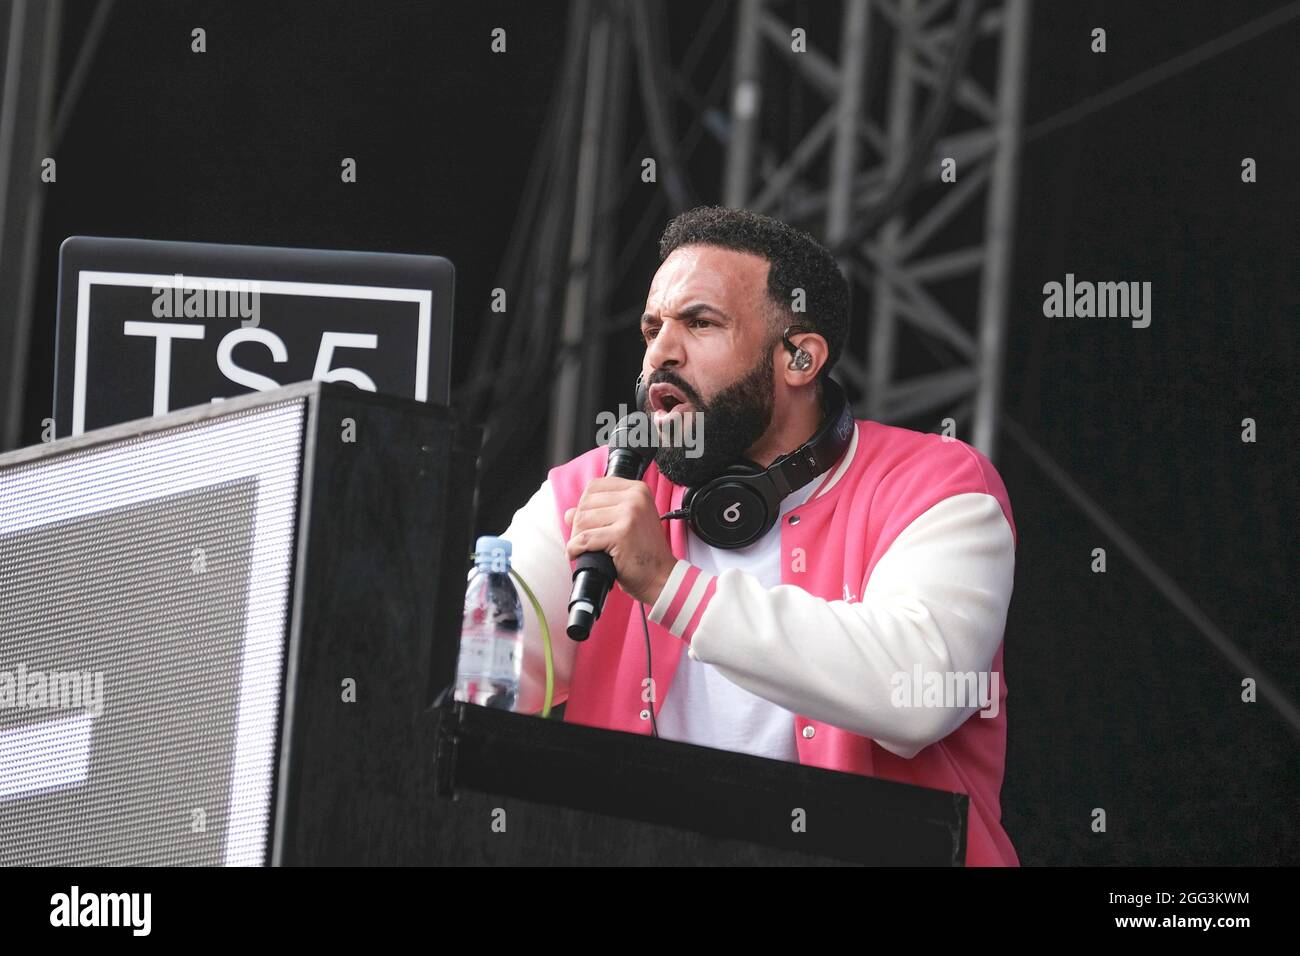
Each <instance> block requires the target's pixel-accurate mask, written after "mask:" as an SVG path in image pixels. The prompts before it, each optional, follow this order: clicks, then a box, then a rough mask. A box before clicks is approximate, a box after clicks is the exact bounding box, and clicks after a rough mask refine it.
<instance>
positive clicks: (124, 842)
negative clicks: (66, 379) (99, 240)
mask: <svg viewBox="0 0 1300 956" xmlns="http://www.w3.org/2000/svg"><path fill="white" fill-rule="evenodd" d="M480 441H481V433H480V430H479V429H478V428H477V427H474V426H472V425H468V424H466V423H465V422H463V421H462V420H461V418H460V416H459V414H458V412H456V411H455V410H453V409H450V408H447V407H445V406H441V405H435V404H427V403H422V402H417V401H414V400H409V399H402V398H395V397H389V396H384V395H378V394H373V393H368V392H362V391H358V390H356V389H353V388H351V387H350V386H347V385H340V384H324V383H303V384H300V385H293V386H289V387H286V388H281V389H277V390H274V391H268V392H260V393H255V394H252V395H247V396H242V397H239V398H234V399H228V400H226V401H221V402H214V403H212V404H209V405H204V406H199V407H195V408H190V409H186V410H182V411H177V412H172V413H169V414H167V415H162V416H158V417H155V418H151V419H142V420H139V421H135V422H129V423H125V424H122V425H115V426H112V427H109V428H104V429H99V430H97V431H93V432H88V433H86V434H83V435H80V436H75V437H69V438H64V439H60V440H58V441H55V442H51V443H49V444H46V445H41V446H36V447H33V448H28V449H22V450H19V451H16V452H10V453H8V454H5V455H0V704H3V705H4V706H0V865H14V864H20V865H21V864H37V865H41V864H72V865H103V864H145V865H153V864H161V865H176V864H180V865H221V864H226V865H312V864H446V863H468V864H533V863H542V864H554V863H607V864H609V863H612V864H628V865H636V864H663V863H668V864H694V863H722V864H792V863H817V864H842V863H913V864H937V865H949V866H950V865H960V864H961V863H962V862H963V861H964V856H965V842H966V810H967V806H966V799H967V798H966V797H965V796H963V795H960V794H949V793H941V792H938V791H933V790H926V789H922V788H918V787H911V786H906V785H903V784H897V783H892V782H887V781H882V780H875V779H871V778H867V777H862V776H858V775H853V774H844V773H835V772H832V771H826V770H820V769H815V768H811V767H802V766H799V765H797V764H790V763H786V762H783V761H774V760H765V759H761V758H757V757H750V756H747V755H743V754H737V753H730V752H724V751H718V750H711V749H708V748H703V747H696V746H692V745H688V744H682V743H678V742H674V741H667V740H654V739H649V738H644V737H640V736H637V735H631V734H624V733H619V732H615V731H608V730H603V729H598V728H591V727H583V726H576V725H570V724H566V723H563V722H562V721H561V720H557V719H550V720H544V719H542V718H540V717H536V716H526V715H519V714H510V713H501V712H497V711H490V710H486V709H484V708H481V707H477V706H473V705H468V704H463V703H457V702H454V701H452V700H451V699H450V694H449V687H450V685H451V683H452V681H453V678H454V673H455V666H456V655H457V649H458V648H457V645H458V639H459V633H460V615H461V608H462V602H463V597H464V588H465V575H466V571H467V567H468V554H469V551H470V545H471V539H472V535H473V532H474V531H475V530H482V529H475V527H474V517H473V514H472V501H473V487H474V480H475V465H476V459H477V455H478V450H479V444H480ZM557 639H558V640H567V638H566V637H565V636H563V635H558V636H557ZM6 695H7V696H6ZM796 820H797V821H799V822H798V823H796Z"/></svg>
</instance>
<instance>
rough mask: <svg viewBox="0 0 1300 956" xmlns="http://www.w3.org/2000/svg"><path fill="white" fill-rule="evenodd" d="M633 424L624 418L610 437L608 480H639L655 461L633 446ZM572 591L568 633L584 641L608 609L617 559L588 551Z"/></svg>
mask: <svg viewBox="0 0 1300 956" xmlns="http://www.w3.org/2000/svg"><path fill="white" fill-rule="evenodd" d="M630 438H631V424H630V423H629V421H628V419H627V418H624V419H623V420H622V421H620V422H619V423H618V424H617V425H616V426H614V431H613V433H612V434H611V435H610V437H609V461H608V462H607V463H606V464H605V477H606V478H609V477H614V478H626V479H628V480H629V481H640V480H641V476H642V475H644V474H645V470H646V468H648V467H649V466H650V461H651V459H653V458H654V448H653V447H650V446H648V445H644V444H642V445H640V446H634V445H633V443H632V442H631V441H630ZM574 564H575V565H576V568H575V569H574V572H573V591H572V592H571V593H570V595H569V625H568V627H567V628H566V631H567V633H568V635H569V637H570V638H572V639H573V640H575V641H585V640H586V639H587V638H588V637H589V636H590V635H591V628H592V626H593V625H594V624H595V623H596V619H597V618H598V617H600V612H601V611H603V610H604V609H605V598H606V597H608V596H609V590H610V588H612V587H613V586H614V581H615V579H616V578H617V577H618V574H617V572H616V570H615V568H614V560H613V559H612V558H611V557H610V556H609V554H607V553H606V552H604V551H587V552H584V553H583V554H580V555H578V560H577V561H575V562H574Z"/></svg>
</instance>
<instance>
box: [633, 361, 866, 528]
mask: <svg viewBox="0 0 1300 956" xmlns="http://www.w3.org/2000/svg"><path fill="white" fill-rule="evenodd" d="M800 351H802V350H800ZM822 389H823V406H824V408H825V409H826V414H825V417H824V418H823V419H822V423H821V425H820V426H818V428H817V431H816V432H815V433H814V434H813V436H812V437H811V438H809V439H808V440H807V441H806V442H804V443H803V444H802V445H800V446H799V447H798V448H796V449H795V450H794V451H792V452H790V453H789V454H785V455H782V456H780V457H779V458H777V459H776V460H775V461H773V462H772V464H770V465H769V466H768V467H766V468H762V467H760V466H759V465H757V464H755V463H754V462H752V461H749V460H748V459H744V458H742V459H740V460H738V461H736V462H735V463H733V464H731V465H728V466H727V467H726V469H724V470H723V472H722V474H720V475H718V476H717V477H715V478H712V479H710V480H709V481H707V482H705V483H704V484H703V485H700V486H699V487H698V488H689V489H687V491H686V495H685V496H684V497H683V499H682V507H681V508H680V509H679V510H677V511H670V512H668V514H666V515H664V516H663V517H665V518H685V519H686V520H687V521H688V522H689V523H690V526H691V530H692V531H694V532H695V534H696V535H697V536H699V538H700V540H702V541H703V542H704V543H705V544H708V545H709V546H711V547H714V548H726V549H733V548H745V547H748V546H749V545H751V544H753V543H754V542H755V541H757V540H758V539H760V538H761V537H763V535H765V534H767V533H768V532H769V531H770V530H772V526H773V525H775V524H776V521H777V518H779V517H780V515H781V501H782V499H784V498H785V496H786V495H788V494H790V492H792V491H794V490H796V489H798V488H802V487H803V486H804V485H806V484H808V482H810V481H812V480H813V479H814V478H816V477H817V476H818V475H820V474H823V473H825V472H827V471H829V470H830V469H831V468H832V467H833V466H834V465H835V464H836V463H837V462H838V461H839V460H840V458H841V457H842V456H843V454H844V452H845V451H846V450H847V449H848V447H849V440H850V438H851V437H852V435H853V410H852V409H851V408H850V407H849V400H848V396H847V395H845V394H844V389H843V388H842V387H841V386H840V384H839V383H838V382H836V381H835V380H834V379H832V378H830V377H826V378H823V379H822ZM647 391H648V389H647V387H646V384H645V382H644V373H642V374H641V375H638V376H637V380H636V407H637V410H638V411H640V410H641V409H643V408H645V398H646V392H647Z"/></svg>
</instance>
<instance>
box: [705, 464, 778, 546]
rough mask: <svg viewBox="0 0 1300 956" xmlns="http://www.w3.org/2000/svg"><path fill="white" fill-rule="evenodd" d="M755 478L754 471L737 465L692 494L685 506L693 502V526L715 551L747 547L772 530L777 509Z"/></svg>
mask: <svg viewBox="0 0 1300 956" xmlns="http://www.w3.org/2000/svg"><path fill="white" fill-rule="evenodd" d="M738 469H740V470H738ZM759 474H760V475H761V474H762V472H761V471H760V472H759ZM754 477H755V474H754V472H753V470H752V469H751V468H748V467H747V466H744V465H740V466H736V465H733V466H731V467H729V468H728V469H727V470H726V471H725V472H724V473H723V474H722V475H719V476H718V477H717V478H714V479H713V480H712V481H710V482H708V483H707V484H705V485H703V486H701V487H700V488H698V489H692V490H691V491H690V492H688V494H687V497H686V498H685V499H684V501H683V504H686V503H687V502H689V508H690V515H691V527H692V529H693V530H694V531H695V533H696V534H697V535H699V537H700V538H701V539H702V540H703V541H704V542H705V543H707V544H709V545H712V546H713V547H715V548H744V547H747V546H749V545H751V544H753V543H754V542H755V541H757V540H758V539H759V538H761V537H763V535H765V534H767V532H768V531H769V530H770V529H771V527H772V525H773V524H774V523H775V522H776V515H777V509H776V508H774V507H773V506H772V503H771V502H769V501H768V500H767V497H766V496H765V495H764V493H763V492H762V491H760V490H759V487H758V483H757V482H755V481H754V480H753V478H754Z"/></svg>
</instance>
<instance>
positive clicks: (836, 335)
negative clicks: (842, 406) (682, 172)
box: [659, 206, 849, 378]
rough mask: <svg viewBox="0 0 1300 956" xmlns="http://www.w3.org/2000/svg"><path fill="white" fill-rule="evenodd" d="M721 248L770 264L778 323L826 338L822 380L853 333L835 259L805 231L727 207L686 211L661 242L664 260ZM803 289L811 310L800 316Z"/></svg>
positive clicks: (846, 295)
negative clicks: (689, 249)
mask: <svg viewBox="0 0 1300 956" xmlns="http://www.w3.org/2000/svg"><path fill="white" fill-rule="evenodd" d="M694 245H703V246H718V247H721V248H723V249H732V250H735V251H736V252H749V253H753V254H754V255H758V256H762V257H763V258H764V259H766V260H767V261H768V263H769V264H770V268H769V269H768V271H767V295H768V298H769V299H770V300H771V301H772V303H773V304H774V305H775V306H776V309H777V311H776V315H777V317H778V321H783V322H784V324H783V325H782V326H781V328H778V329H776V332H777V334H780V332H781V330H782V328H784V325H802V326H804V327H805V328H808V329H811V330H812V331H815V332H817V333H818V334H819V335H821V336H822V338H824V339H825V340H826V345H827V346H828V354H827V356H826V364H825V365H823V366H822V368H821V370H820V371H819V372H818V377H819V378H822V377H825V376H826V374H827V373H828V372H829V371H830V370H831V368H832V367H834V365H835V363H836V362H838V361H839V358H840V353H841V352H842V351H843V350H844V342H845V340H846V339H847V338H848V334H849V284H848V283H847V282H846V281H845V280H844V276H843V275H842V274H841V273H840V269H839V266H838V265H837V264H836V262H835V257H834V256H832V255H831V254H830V251H829V250H828V249H826V247H825V246H823V245H822V244H821V243H819V242H818V241H817V240H816V239H814V238H813V237H812V236H811V235H809V234H808V233H806V232H804V231H803V230H802V229H796V228H794V227H793V226H790V225H787V224H786V223H784V222H781V221H780V220H779V219H772V218H770V217H768V216H762V215H759V214H758V213H756V212H750V211H749V210H747V209H728V208H727V207H725V206H696V207H695V208H694V209H688V210H687V211H686V212H683V213H681V214H680V215H678V216H677V217H676V218H674V219H673V220H672V222H670V223H668V226H667V228H666V229H664V234H663V236H661V237H660V239H659V261H660V262H663V261H664V260H665V259H667V258H668V256H669V255H670V254H671V253H672V252H673V250H675V249H678V248H680V247H682V246H694ZM795 289H803V291H804V305H805V308H806V310H807V311H805V312H795V311H794V308H793V293H794V290H795Z"/></svg>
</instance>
